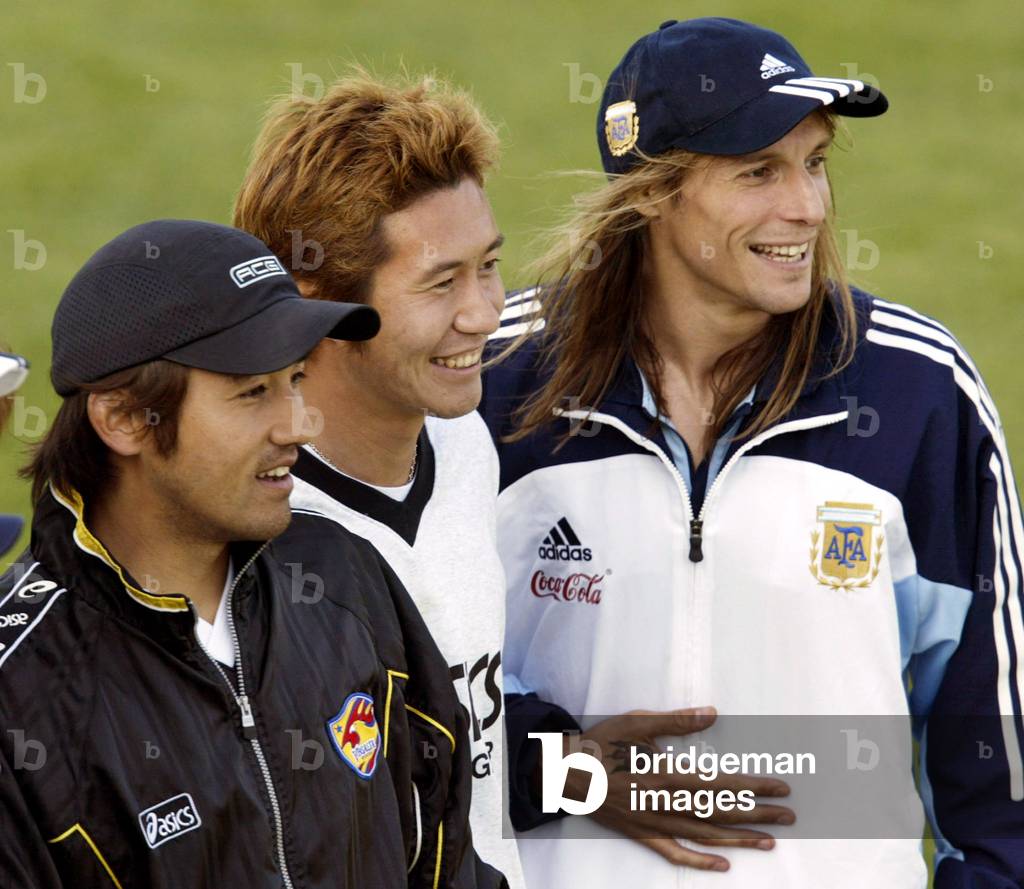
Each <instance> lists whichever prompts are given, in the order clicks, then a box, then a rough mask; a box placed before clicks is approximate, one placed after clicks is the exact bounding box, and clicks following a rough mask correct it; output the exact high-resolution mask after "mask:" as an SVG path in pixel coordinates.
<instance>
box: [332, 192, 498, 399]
mask: <svg viewBox="0 0 1024 889" xmlns="http://www.w3.org/2000/svg"><path fill="white" fill-rule="evenodd" d="M383 233H384V236H385V238H386V239H387V243H388V245H389V247H390V258H389V259H388V261H387V262H385V263H384V264H382V265H381V266H380V267H379V268H378V269H377V270H376V271H375V272H374V274H373V280H372V288H371V291H370V297H369V300H368V302H369V304H370V305H371V306H373V307H374V308H375V309H376V310H377V311H378V312H379V313H380V316H381V328H380V333H379V334H378V335H377V336H376V337H375V338H374V339H372V340H370V341H369V342H367V343H365V344H361V345H360V347H359V348H358V349H357V350H353V356H352V357H353V360H352V361H351V362H350V364H349V370H350V371H351V373H353V374H354V375H355V376H356V377H357V378H358V380H359V383H360V384H361V385H363V386H366V387H368V391H371V392H373V393H375V395H377V396H378V397H379V398H380V399H381V401H382V402H383V403H384V404H382V408H385V409H387V410H388V411H389V412H390V413H397V414H418V415H419V416H422V415H423V414H424V413H425V412H426V413H430V414H433V415H434V416H438V417H459V416H462V415H463V414H467V413H469V412H470V411H472V410H473V409H474V408H476V406H477V404H478V403H479V401H480V396H481V386H480V370H481V363H480V357H481V354H482V352H483V347H484V344H485V343H486V341H487V336H488V334H490V333H493V332H494V331H495V330H496V329H497V328H498V319H499V315H500V312H501V308H502V306H503V304H504V300H505V290H504V286H503V285H502V282H501V274H500V273H499V272H498V268H497V264H498V261H499V255H500V248H501V244H502V241H503V238H502V236H501V235H500V234H499V232H498V229H497V226H496V225H495V221H494V215H493V213H492V212H491V207H490V204H489V202H488V200H487V196H486V195H485V194H484V192H483V189H481V188H480V186H479V185H477V184H476V182H474V181H473V180H472V179H463V180H462V182H460V183H459V184H458V185H457V186H455V187H453V188H445V189H441V190H438V191H433V192H431V193H429V194H427V195H425V196H423V197H421V198H420V199H418V200H417V201H415V202H414V203H412V204H411V205H410V206H408V207H406V208H405V209H404V210H400V211H398V212H397V213H392V214H391V215H389V216H387V217H385V219H384V223H383Z"/></svg>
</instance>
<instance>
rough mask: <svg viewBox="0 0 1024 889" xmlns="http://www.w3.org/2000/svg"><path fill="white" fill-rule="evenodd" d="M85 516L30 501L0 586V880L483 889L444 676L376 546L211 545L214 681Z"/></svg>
mask: <svg viewBox="0 0 1024 889" xmlns="http://www.w3.org/2000/svg"><path fill="white" fill-rule="evenodd" d="M83 514H84V508H83V504H82V501H81V498H80V497H79V496H78V495H77V494H74V493H72V494H70V495H69V496H63V495H58V494H57V493H56V492H54V491H52V490H51V491H50V492H49V493H48V494H47V495H46V496H45V497H44V498H43V500H42V501H41V502H40V504H39V506H38V508H37V511H36V515H35V517H34V520H33V527H32V543H31V546H30V548H29V550H28V551H27V552H26V553H25V554H24V555H23V556H22V557H21V558H20V559H19V561H18V562H17V563H16V564H15V565H14V566H13V568H12V569H11V570H10V571H8V573H7V574H6V575H4V576H3V578H0V887H3V889H8V887H9V889H15V887H16V889H58V887H60V889H100V887H119V889H164V887H168V889H169V887H182V889H184V887H188V889H200V887H218V889H221V887H223V889H271V887H273V889H280V887H285V889H293V887H294V889H300V887H305V889H320V887H324V889H326V887H331V889H342V887H353V889H356V887H358V889H390V887H405V886H407V885H408V886H416V887H419V886H424V887H429V889H433V887H460V889H461V887H477V886H488V887H492V886H493V887H499V886H503V885H504V880H503V878H502V877H501V875H500V874H498V873H497V871H494V870H493V869H492V868H490V867H488V866H487V865H485V864H483V863H482V862H480V860H479V859H478V858H477V857H476V855H475V853H474V851H473V848H472V840H471V837H470V833H469V823H468V813H469V795H470V791H471V783H472V776H471V773H470V769H469V759H468V743H466V741H465V735H466V727H465V721H464V720H465V717H464V716H463V714H462V710H461V708H460V707H459V706H458V702H457V698H456V694H455V690H454V688H453V687H452V684H451V681H450V680H449V678H448V668H447V665H446V664H445V662H444V659H443V658H442V656H441V654H440V652H439V651H438V650H437V647H436V646H435V644H434V642H433V640H432V639H431V637H430V635H429V633H428V631H427V629H426V626H425V625H424V624H423V621H422V619H421V618H420V616H419V613H418V612H417V611H416V608H415V606H414V605H413V603H412V601H411V600H410V599H409V597H408V595H407V593H406V592H405V590H404V588H403V587H402V585H401V583H400V582H399V581H398V579H397V578H396V577H395V576H394V574H393V573H392V572H391V571H390V569H389V568H388V567H387V565H386V564H384V563H383V561H382V560H381V559H380V557H379V556H378V554H377V552H376V550H374V549H373V548H372V547H371V546H370V545H369V544H367V543H366V542H365V541H363V540H361V539H360V538H358V537H356V536H354V535H351V534H349V533H348V532H345V531H344V530H343V529H341V528H337V527H334V526H331V527H325V526H326V525H327V523H314V522H312V521H311V520H309V519H307V518H305V517H302V516H296V517H295V520H294V521H293V524H292V526H291V527H290V528H289V529H288V531H286V532H285V534H284V535H282V536H281V537H279V538H277V539H276V540H275V541H273V542H271V543H270V544H264V545H262V546H261V545H259V544H239V545H236V546H235V547H233V548H232V562H233V565H234V568H235V582H234V586H233V587H232V589H231V593H230V600H229V605H230V613H231V616H232V619H233V630H234V636H235V640H236V655H235V661H236V664H235V668H233V669H232V668H228V667H226V666H224V665H220V664H217V663H215V662H214V661H213V660H212V659H211V658H210V656H209V655H207V653H206V652H205V650H204V649H203V648H202V646H201V645H200V644H199V643H198V641H197V640H196V637H195V618H196V615H195V611H194V609H193V607H192V605H191V603H190V602H189V601H188V600H187V599H186V598H184V597H182V596H178V595H160V594H159V592H156V593H153V592H146V591H145V588H144V585H143V584H141V583H139V582H138V581H137V580H135V579H133V578H131V577H130V576H129V575H128V573H127V572H126V571H125V570H124V569H123V568H122V567H121V566H120V565H118V564H117V562H116V561H115V560H114V559H113V558H112V557H111V556H110V555H109V554H108V553H107V552H106V550H105V549H104V548H103V546H102V544H101V543H100V542H99V541H98V540H96V539H95V538H94V537H93V536H92V534H91V533H90V532H89V530H88V528H87V527H86V525H85V522H84V519H83ZM284 553H287V554H288V555H282V554H284ZM306 553H313V554H315V559H314V558H313V557H310V559H309V560H308V561H307V560H306V558H305V555H304V554H306ZM150 585H151V584H150Z"/></svg>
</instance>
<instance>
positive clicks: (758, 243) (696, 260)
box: [650, 114, 832, 315]
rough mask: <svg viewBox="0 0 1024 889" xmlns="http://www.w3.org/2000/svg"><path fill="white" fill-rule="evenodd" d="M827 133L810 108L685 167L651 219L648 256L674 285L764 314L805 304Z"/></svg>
mask: <svg viewBox="0 0 1024 889" xmlns="http://www.w3.org/2000/svg"><path fill="white" fill-rule="evenodd" d="M831 141H832V139H831V134H830V132H829V129H828V127H827V126H826V124H825V122H824V121H823V119H822V118H821V116H820V115H818V114H812V115H810V116H809V117H807V118H805V119H804V120H803V121H802V122H801V123H800V124H798V125H797V126H796V127H795V128H794V129H792V130H791V131H790V132H789V133H788V134H787V135H785V136H784V137H783V138H782V139H780V140H779V141H778V142H775V143H774V144H772V145H770V146H768V147H767V148H765V149H763V150H762V151H758V152H755V153H753V154H749V155H742V156H739V157H714V158H711V159H710V161H709V163H708V164H707V165H705V166H703V167H701V168H699V169H697V170H694V171H693V172H691V173H690V174H689V175H688V176H687V178H686V180H685V181H684V184H683V186H682V193H681V195H680V196H679V197H678V198H676V199H673V200H672V203H671V206H670V207H669V208H668V209H660V208H659V213H658V215H657V217H656V218H655V219H653V220H652V222H651V226H650V236H651V241H652V255H653V257H654V258H655V261H656V262H658V263H661V264H665V265H666V267H667V269H666V270H668V271H669V273H670V277H671V280H673V282H675V283H676V284H677V285H678V287H679V292H680V293H685V294H687V296H688V297H690V298H696V299H697V300H699V301H701V302H704V303H707V304H717V305H722V304H727V305H731V306H733V307H734V308H736V309H738V310H743V309H747V310H750V309H753V310H756V311H761V312H765V313H767V314H770V315H775V314H781V313H784V312H792V311H795V310H796V309H799V308H800V307H801V306H803V305H804V304H805V303H806V302H807V300H808V299H809V298H810V293H811V269H812V264H813V260H814V247H815V243H816V240H817V237H818V234H819V231H820V229H821V227H822V226H823V224H824V223H825V220H826V217H827V214H828V211H829V208H830V206H831V195H830V189H829V182H828V177H827V175H826V173H825V156H826V152H827V150H828V148H829V146H830V144H831Z"/></svg>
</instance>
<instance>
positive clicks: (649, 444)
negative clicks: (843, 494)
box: [554, 408, 850, 562]
mask: <svg viewBox="0 0 1024 889" xmlns="http://www.w3.org/2000/svg"><path fill="white" fill-rule="evenodd" d="M554 413H555V414H556V415H557V416H560V417H566V418H567V419H570V420H585V421H590V422H594V421H597V422H599V423H602V424H604V425H606V426H611V427H613V428H614V429H618V430H619V432H621V433H622V434H623V435H625V436H626V437H627V438H628V439H630V440H631V441H634V442H636V444H638V445H640V446H641V447H642V448H644V449H645V450H648V451H650V452H651V453H652V454H656V455H657V456H658V457H659V458H660V459H661V462H662V463H664V464H665V465H666V466H667V467H668V469H669V471H670V472H671V473H672V476H673V478H675V480H676V485H677V486H678V487H679V491H680V494H681V496H682V498H683V503H684V504H685V506H686V518H687V521H688V522H689V524H690V561H691V562H700V561H702V560H703V559H704V547H703V532H704V521H705V518H706V516H707V512H708V507H709V506H710V504H711V500H712V498H713V497H714V495H715V493H716V492H717V491H718V489H719V488H720V487H721V485H722V481H723V479H724V478H725V476H726V475H727V474H728V473H729V471H730V470H731V469H732V467H733V466H735V465H736V461H737V460H739V458H740V457H742V456H743V455H744V454H745V453H746V452H747V451H749V450H750V449H751V448H755V447H757V446H758V445H759V444H762V443H763V442H765V441H767V440H768V439H769V438H774V437H775V436H776V435H781V434H782V433H783V432H796V431H799V430H801V429H816V428H818V427H820V426H830V425H831V424H833V423H839V422H841V421H842V420H845V419H846V418H847V417H848V416H849V415H850V412H849V410H842V411H837V412H836V413H834V414H821V415H819V416H817V417H808V418H807V419H804V420H790V421H789V422H788V423H779V424H778V425H777V426H772V427H771V429H766V430H765V431H764V432H762V433H761V434H760V435H757V436H755V437H754V438H752V439H750V440H749V441H747V442H744V444H743V445H742V446H741V447H740V448H738V449H737V451H736V453H735V454H733V455H732V456H731V457H730V458H729V459H728V461H727V462H726V464H725V465H724V466H723V467H722V468H721V469H720V470H719V471H718V474H717V475H716V476H715V480H714V481H713V482H712V483H711V487H710V488H708V491H707V493H706V494H705V495H704V503H703V505H702V506H701V508H700V514H699V515H698V516H697V517H696V518H694V517H693V503H692V501H691V500H690V492H689V491H688V490H687V488H686V483H685V482H684V481H683V477H682V475H681V474H680V472H679V467H677V466H676V464H675V462H674V461H673V460H672V458H671V457H669V456H668V454H666V453H665V452H664V450H662V449H661V448H660V447H658V446H657V445H656V444H655V443H654V442H653V441H651V440H650V439H649V438H647V436H645V435H641V434H640V433H639V432H637V431H636V430H635V429H633V428H632V427H631V426H629V425H628V424H626V423H624V422H623V421H622V420H620V419H619V418H618V417H613V416H611V415H610V414H601V413H594V412H589V413H588V412H587V411H582V410H576V411H565V410H562V409H561V408H555V411H554Z"/></svg>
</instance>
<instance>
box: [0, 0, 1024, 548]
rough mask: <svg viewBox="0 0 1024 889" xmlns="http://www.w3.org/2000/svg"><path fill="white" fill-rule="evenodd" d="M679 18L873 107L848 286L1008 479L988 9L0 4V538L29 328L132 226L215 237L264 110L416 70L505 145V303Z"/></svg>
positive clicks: (40, 424)
mask: <svg viewBox="0 0 1024 889" xmlns="http://www.w3.org/2000/svg"><path fill="white" fill-rule="evenodd" d="M698 15H724V16H732V17H736V18H743V19H747V20H750V21H753V22H755V23H758V24H761V25H765V26H768V27H771V28H774V29H776V30H779V31H781V32H782V33H783V34H785V35H786V36H787V37H789V39H790V40H791V41H792V42H793V43H794V44H795V45H796V46H797V48H798V49H799V50H800V51H801V53H802V54H803V56H804V57H805V58H806V59H807V61H808V62H809V63H810V65H811V67H812V68H813V69H814V71H815V72H816V73H818V74H821V75H826V76H839V77H858V78H862V79H868V80H869V81H871V82H873V83H876V84H877V85H879V86H881V87H882V89H884V90H885V92H886V93H887V95H888V96H889V99H890V102H891V103H892V108H891V111H890V113H889V114H887V115H885V116H884V117H882V118H879V119H877V120H866V121H858V120H853V121H852V122H850V124H849V129H850V133H851V135H852V146H851V147H850V149H849V150H847V151H841V152H837V153H836V155H835V158H834V161H833V166H832V170H833V175H834V181H835V186H836V194H837V206H838V210H839V228H840V229H841V232H842V233H841V237H840V244H841V246H842V247H843V249H844V250H845V252H846V254H847V258H848V263H849V265H850V266H851V274H852V278H853V280H854V281H855V282H856V283H858V284H860V285H861V286H864V287H866V288H868V289H870V290H872V291H874V292H875V293H877V294H878V295H880V296H883V297H885V298H887V299H892V300H896V301H900V302H906V303H909V304H910V305H911V306H914V307H915V308H917V309H918V310H920V311H923V312H926V313H928V314H930V315H933V316H934V317H936V318H938V319H939V320H941V321H943V322H944V323H946V324H947V325H948V326H950V327H951V328H952V329H953V331H954V332H955V333H956V335H957V336H958V337H959V338H960V340H961V341H962V342H963V344H964V345H965V346H966V347H967V349H968V350H969V351H970V352H971V353H972V355H973V356H974V359H975V360H976V362H977V364H978V366H979V367H980V369H981V371H982V373H983V374H984V376H985V377H986V380H987V382H988V384H989V387H990V389H991V390H992V394H993V396H994V398H995V401H996V404H997V405H998V406H999V408H1000V410H1001V413H1002V418H1003V422H1004V425H1005V429H1006V432H1007V435H1008V438H1009V442H1010V447H1011V450H1012V452H1013V454H1014V456H1015V458H1016V465H1017V468H1018V471H1019V472H1024V468H1022V467H1024V382H1022V375H1021V373H1020V369H1019V368H1020V361H1019V359H1020V352H1021V348H1022V342H1024V310H1022V299H1021V278H1022V272H1024V262H1022V257H1024V246H1022V242H1021V237H1020V227H1019V225H1018V220H1019V219H1020V218H1021V215H1022V211H1024V189H1022V187H1021V180H1020V176H1021V173H1020V168H1021V158H1022V157H1024V130H1022V126H1021V118H1020V107H1021V100H1020V97H1021V95H1022V94H1024V68H1022V66H1021V63H1020V59H1021V57H1020V47H1021V45H1022V39H1021V38H1022V37H1024V33H1022V32H1024V26H1022V18H1021V16H1020V10H1019V6H1018V5H1017V4H1016V3H1011V2H1010V0H982V2H976V3H955V2H950V3H936V4H933V5H932V6H931V7H930V8H929V7H927V6H925V5H921V4H913V5H910V4H891V3H883V2H880V0H864V2H861V3H858V4H855V5H850V4H846V3H825V4H822V3H813V4H779V3H777V2H766V0H744V2H728V0H722V2H717V3H710V2H675V3H669V2H662V0H647V2H645V3H643V4H640V5H633V4H628V5H627V4H625V3H620V4H612V3H594V2H584V0H563V2H560V3H558V4H552V3H541V2H533V0H521V2H519V3H516V4H514V5H513V4H505V3H501V4H499V3H491V2H486V0H456V2H450V3H448V4H444V5H437V4H429V3H421V2H412V0H399V2H395V0H391V2H386V3H383V4H382V3H374V4H350V3H347V4H339V3H336V2H326V0H324V2H313V0H293V2H291V3H287V4H283V3H275V4H262V5H261V4H256V3H253V2H236V0H221V2H218V3H215V4H209V3H205V2H204V3H201V2H198V0H177V2H176V3H174V4H163V5H160V6H158V5H155V4H153V5H147V4H144V3H141V4H140V3H128V2H99V0H93V2H79V3H70V2H65V3H56V4H54V3H48V4H38V3H28V2H22V0H5V3H4V7H3V12H2V13H0V26H2V33H3V35H4V42H3V43H4V49H3V53H4V58H3V60H2V61H3V63H4V64H2V65H0V132H2V133H3V141H2V148H0V152H2V159H3V163H2V164H0V199H2V200H0V217H2V220H0V221H2V223H3V224H2V225H0V293H2V298H0V342H3V343H6V344H7V345H8V346H10V347H11V348H12V349H13V350H14V351H18V352H20V353H22V354H24V355H25V356H27V357H28V358H29V359H30V361H31V362H32V367H33V373H32V376H31V378H30V381H29V383H28V384H27V386H26V387H25V388H24V389H23V390H22V392H21V393H20V397H19V399H18V400H17V402H16V403H15V405H14V412H13V418H12V424H11V429H10V430H9V432H8V435H7V436H5V438H4V439H3V441H2V443H0V512H20V513H22V514H27V513H28V512H29V501H28V488H27V485H25V484H24V483H22V482H20V481H18V480H16V479H15V478H14V471H15V469H16V467H17V466H19V465H20V464H21V463H22V462H23V458H24V452H25V449H26V446H27V445H29V444H31V442H32V441H34V440H36V439H38V437H39V436H40V434H41V433H42V432H43V430H44V428H45V423H46V421H47V418H48V417H51V416H52V415H53V412H54V410H55V407H56V404H57V400H56V397H55V396H54V395H53V393H52V391H51V390H50V386H49V382H48V377H47V374H48V367H49V325H50V319H51V317H52V314H53V309H54V307H55V305H56V303H57V300H58V298H59V296H60V294H61V291H62V290H63V288H64V286H65V285H66V283H67V282H68V280H69V279H70V277H71V276H72V275H73V274H74V272H75V271H76V270H77V269H78V267H79V266H80V265H81V264H82V263H83V262H84V261H85V259H86V258H87V257H88V256H89V255H90V254H91V253H92V252H93V251H94V250H95V249H96V248H97V247H98V246H99V245H100V244H102V243H103V242H105V241H106V240H108V239H109V238H111V237H112V236H114V235H115V234H117V233H118V232H120V231H122V230H123V229H125V228H127V227H129V226H131V225H134V224H135V223H138V222H141V221H143V220H146V219H150V218H156V217H162V216H181V217H195V218H203V219H211V220H216V221H220V222H228V221H229V220H230V211H231V205H232V200H233V197H234V194H235V190H236V188H237V185H238V183H239V180H240V178H241V175H242V172H243V170H244V168H245V165H246V162H247V158H248V153H249V149H250V146H251V143H252V140H253V138H254V136H255V134H256V131H257V129H258V126H259V123H260V119H261V116H262V114H263V111H264V108H265V107H266V103H267V101H268V99H269V98H270V97H271V96H273V95H276V94H281V93H285V92H290V91H293V90H297V89H301V90H303V91H304V92H306V93H308V94H310V95H312V94H314V93H316V92H317V90H319V89H322V86H323V84H324V83H325V82H328V83H329V82H330V80H331V79H332V78H333V77H334V76H335V75H336V74H338V73H340V72H342V71H344V70H345V67H346V65H347V63H348V62H350V61H353V60H355V61H358V62H361V63H364V64H368V65H370V66H371V67H373V68H374V69H376V70H377V71H380V72H387V71H391V70H394V69H395V68H397V67H398V66H399V65H400V64H403V63H404V64H405V65H406V66H407V67H408V68H410V69H411V70H413V71H420V70H435V71H436V72H437V73H439V74H441V75H443V76H448V77H450V78H452V79H453V80H455V81H456V82H457V83H459V84H461V85H463V86H465V87H467V88H468V89H470V90H471V91H472V93H473V94H474V96H475V97H476V98H477V100H478V101H479V102H480V103H481V104H482V106H483V107H484V109H485V110H486V111H487V113H488V114H489V115H490V116H491V117H492V118H493V119H494V120H495V121H496V122H497V123H498V125H499V127H500V132H501V136H502V139H503V143H504V157H503V161H502V165H501V168H500V170H499V171H498V173H497V174H496V175H495V176H494V178H493V180H492V181H491V184H490V188H489V190H490V195H491V199H492V201H493V204H494V208H495V211H496V213H497V216H498V220H499V224H500V225H501V227H502V229H503V230H504V232H505V233H506V235H507V237H508V246H507V248H506V251H505V261H504V264H503V272H504V275H505V281H506V284H507V285H509V286H513V285H515V284H517V283H520V282H521V281H522V280H523V279H522V274H521V269H522V267H523V265H524V263H525V262H526V261H527V260H528V259H529V258H530V256H531V249H530V238H531V236H532V235H534V234H535V233H536V232H537V231H538V230H539V229H541V228H543V227H544V226H545V225H548V224H550V223H552V222H553V221H555V219H556V218H557V217H558V214H559V212H560V210H562V209H563V208H565V207H566V206H567V205H568V203H569V202H570V199H571V196H572V195H573V194H574V193H575V192H578V191H580V190H582V189H585V188H589V187H591V186H592V184H593V181H594V180H592V179H587V178H580V177H571V176H560V175H552V174H553V173H555V172H556V171H568V170H577V169H583V170H588V169H589V170H595V169H597V168H598V156H597V150H596V145H595V136H594V118H595V114H596V110H597V99H598V97H599V95H600V92H601V88H602V86H603V78H604V77H605V76H606V75H607V74H608V72H609V71H610V70H611V68H612V67H613V66H614V64H615V63H616V62H617V61H618V59H619V57H620V56H621V55H622V53H623V52H624V51H625V49H626V48H627V47H628V45H629V44H630V43H631V42H632V41H633V40H634V39H635V38H636V37H638V36H640V35H641V34H642V33H645V32H647V31H650V30H653V29H654V28H656V27H657V26H658V25H659V24H660V23H661V22H662V21H664V20H666V19H670V18H689V17H692V16H698ZM893 385H894V386H898V385H900V381H899V380H893ZM12 433H13V434H12ZM23 542H24V541H23Z"/></svg>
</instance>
